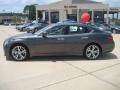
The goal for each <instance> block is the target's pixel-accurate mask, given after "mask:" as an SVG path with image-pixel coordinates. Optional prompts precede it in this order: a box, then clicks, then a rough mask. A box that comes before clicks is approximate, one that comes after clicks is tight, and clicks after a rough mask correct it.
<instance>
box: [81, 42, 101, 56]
mask: <svg viewBox="0 0 120 90" xmlns="http://www.w3.org/2000/svg"><path fill="white" fill-rule="evenodd" d="M92 44H94V45H97V46H98V47H99V48H100V50H101V54H102V52H103V49H102V46H101V45H100V44H99V43H96V42H91V43H88V44H87V45H85V47H84V51H83V53H84V52H85V49H86V48H87V47H88V46H89V45H92Z"/></svg>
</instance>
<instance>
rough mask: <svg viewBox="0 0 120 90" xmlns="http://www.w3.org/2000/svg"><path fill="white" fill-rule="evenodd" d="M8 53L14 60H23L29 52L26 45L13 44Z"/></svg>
mask: <svg viewBox="0 0 120 90" xmlns="http://www.w3.org/2000/svg"><path fill="white" fill-rule="evenodd" d="M10 55H11V57H12V58H13V59H14V60H17V61H23V60H26V59H28V56H29V52H28V50H27V48H26V47H24V46H22V45H15V46H13V47H12V49H11V51H10Z"/></svg>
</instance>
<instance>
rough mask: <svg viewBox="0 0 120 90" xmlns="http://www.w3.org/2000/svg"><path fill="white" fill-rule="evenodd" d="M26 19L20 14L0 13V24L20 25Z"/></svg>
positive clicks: (25, 16)
mask: <svg viewBox="0 0 120 90" xmlns="http://www.w3.org/2000/svg"><path fill="white" fill-rule="evenodd" d="M26 19H27V15H25V14H22V13H0V24H20V23H23V22H25V20H26Z"/></svg>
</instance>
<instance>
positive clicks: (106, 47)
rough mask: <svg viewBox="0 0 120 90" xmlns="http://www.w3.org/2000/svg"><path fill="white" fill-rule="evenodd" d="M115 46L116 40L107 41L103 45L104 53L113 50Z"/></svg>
mask: <svg viewBox="0 0 120 90" xmlns="http://www.w3.org/2000/svg"><path fill="white" fill-rule="evenodd" d="M114 48H115V42H114V41H112V42H110V43H107V44H105V45H104V46H103V50H102V53H108V52H112V51H113V50H114Z"/></svg>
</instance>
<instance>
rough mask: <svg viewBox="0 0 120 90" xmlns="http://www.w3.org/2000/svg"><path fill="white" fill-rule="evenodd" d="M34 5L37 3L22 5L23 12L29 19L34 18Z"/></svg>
mask: <svg viewBox="0 0 120 90" xmlns="http://www.w3.org/2000/svg"><path fill="white" fill-rule="evenodd" d="M36 5H37V4H33V5H26V6H25V7H24V10H23V12H24V13H26V14H27V15H28V19H29V20H35V18H36Z"/></svg>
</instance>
